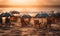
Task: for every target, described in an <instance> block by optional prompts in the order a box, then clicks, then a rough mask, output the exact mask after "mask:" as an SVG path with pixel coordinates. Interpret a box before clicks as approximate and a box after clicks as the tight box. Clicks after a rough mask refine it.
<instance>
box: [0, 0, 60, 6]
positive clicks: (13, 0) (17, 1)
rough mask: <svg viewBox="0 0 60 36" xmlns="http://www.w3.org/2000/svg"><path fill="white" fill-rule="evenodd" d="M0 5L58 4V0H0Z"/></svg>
mask: <svg viewBox="0 0 60 36" xmlns="http://www.w3.org/2000/svg"><path fill="white" fill-rule="evenodd" d="M0 5H17V6H19V5H20V6H33V5H34V6H37V5H38V6H39V5H40V6H41V5H60V0H0Z"/></svg>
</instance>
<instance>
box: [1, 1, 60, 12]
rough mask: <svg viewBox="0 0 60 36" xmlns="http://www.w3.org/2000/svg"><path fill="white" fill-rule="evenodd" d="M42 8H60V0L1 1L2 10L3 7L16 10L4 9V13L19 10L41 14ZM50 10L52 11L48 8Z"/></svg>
mask: <svg viewBox="0 0 60 36" xmlns="http://www.w3.org/2000/svg"><path fill="white" fill-rule="evenodd" d="M40 6H59V7H60V0H0V8H1V7H14V8H2V9H4V11H8V10H19V11H22V12H25V11H26V12H27V11H38V12H39V11H40V10H41V9H40ZM15 7H20V8H19V9H17V8H15ZM36 7H38V8H36ZM43 9H44V8H43ZM43 9H42V10H43ZM44 10H45V9H44ZM48 10H50V9H49V8H48ZM51 10H52V9H51ZM53 10H54V9H53ZM0 11H1V10H0Z"/></svg>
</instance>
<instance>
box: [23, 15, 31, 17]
mask: <svg viewBox="0 0 60 36" xmlns="http://www.w3.org/2000/svg"><path fill="white" fill-rule="evenodd" d="M22 18H31V16H30V15H23V16H22Z"/></svg>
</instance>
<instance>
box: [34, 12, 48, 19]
mask: <svg viewBox="0 0 60 36" xmlns="http://www.w3.org/2000/svg"><path fill="white" fill-rule="evenodd" d="M47 16H48V14H46V13H43V14H39V13H38V14H37V15H36V16H35V17H37V18H45V17H47Z"/></svg>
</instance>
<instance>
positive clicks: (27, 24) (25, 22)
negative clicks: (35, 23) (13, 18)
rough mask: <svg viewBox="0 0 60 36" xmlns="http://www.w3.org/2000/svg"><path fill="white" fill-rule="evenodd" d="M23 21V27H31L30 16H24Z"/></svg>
mask: <svg viewBox="0 0 60 36" xmlns="http://www.w3.org/2000/svg"><path fill="white" fill-rule="evenodd" d="M21 23H22V27H30V19H29V18H22V19H21Z"/></svg>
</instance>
